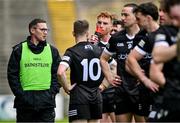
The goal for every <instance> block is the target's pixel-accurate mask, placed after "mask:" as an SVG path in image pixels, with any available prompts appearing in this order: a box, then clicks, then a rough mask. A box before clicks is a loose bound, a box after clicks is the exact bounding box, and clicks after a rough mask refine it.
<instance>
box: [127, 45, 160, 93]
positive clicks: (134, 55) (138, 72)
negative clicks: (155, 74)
mask: <svg viewBox="0 0 180 123" xmlns="http://www.w3.org/2000/svg"><path fill="white" fill-rule="evenodd" d="M143 57H144V55H142V54H140V53H139V52H138V51H137V50H136V49H135V48H134V49H133V50H132V51H131V52H130V54H129V55H128V58H127V59H126V68H129V69H127V71H128V70H130V72H129V73H130V74H131V73H133V75H134V76H136V77H137V78H138V79H139V80H140V81H141V82H142V83H143V84H144V85H145V86H146V87H147V88H149V89H151V90H152V91H153V92H156V91H158V85H157V84H155V83H154V82H152V81H151V80H150V79H149V78H148V77H147V76H146V75H145V74H144V71H143V70H142V68H141V67H140V65H139V63H138V61H139V60H140V59H142V58H143Z"/></svg>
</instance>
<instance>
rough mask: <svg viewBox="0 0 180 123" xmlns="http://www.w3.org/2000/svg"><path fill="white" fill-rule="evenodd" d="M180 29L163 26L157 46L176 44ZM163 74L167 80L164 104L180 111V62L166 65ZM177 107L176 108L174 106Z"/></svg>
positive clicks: (170, 62)
mask: <svg viewBox="0 0 180 123" xmlns="http://www.w3.org/2000/svg"><path fill="white" fill-rule="evenodd" d="M177 32H178V29H177V28H175V27H173V26H163V27H161V30H160V32H159V34H157V35H156V37H155V44H154V45H155V46H165V47H166V46H167V47H169V46H171V45H173V44H174V43H176V40H177ZM163 73H164V76H165V79H166V84H165V86H164V103H166V104H165V105H166V106H168V108H170V109H173V110H176V109H178V110H180V62H178V61H177V58H174V59H172V60H170V61H168V62H166V63H165V64H164V67H163ZM172 105H176V106H172Z"/></svg>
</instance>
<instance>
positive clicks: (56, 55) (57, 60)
mask: <svg viewBox="0 0 180 123" xmlns="http://www.w3.org/2000/svg"><path fill="white" fill-rule="evenodd" d="M51 50H52V56H53V63H52V69H51V73H52V82H51V88H50V90H51V92H52V93H54V94H56V93H58V92H59V88H60V87H61V86H60V84H59V82H58V79H57V70H58V66H59V63H60V61H61V57H60V55H59V52H58V50H57V49H56V48H54V47H52V46H51Z"/></svg>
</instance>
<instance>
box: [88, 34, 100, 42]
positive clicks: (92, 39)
mask: <svg viewBox="0 0 180 123" xmlns="http://www.w3.org/2000/svg"><path fill="white" fill-rule="evenodd" d="M98 41H99V39H98V36H97V35H91V37H90V39H89V42H91V43H93V44H96V43H97V42H98Z"/></svg>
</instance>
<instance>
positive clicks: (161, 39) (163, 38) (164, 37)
mask: <svg viewBox="0 0 180 123" xmlns="http://www.w3.org/2000/svg"><path fill="white" fill-rule="evenodd" d="M165 40H166V35H164V34H157V35H156V37H155V41H165Z"/></svg>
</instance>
